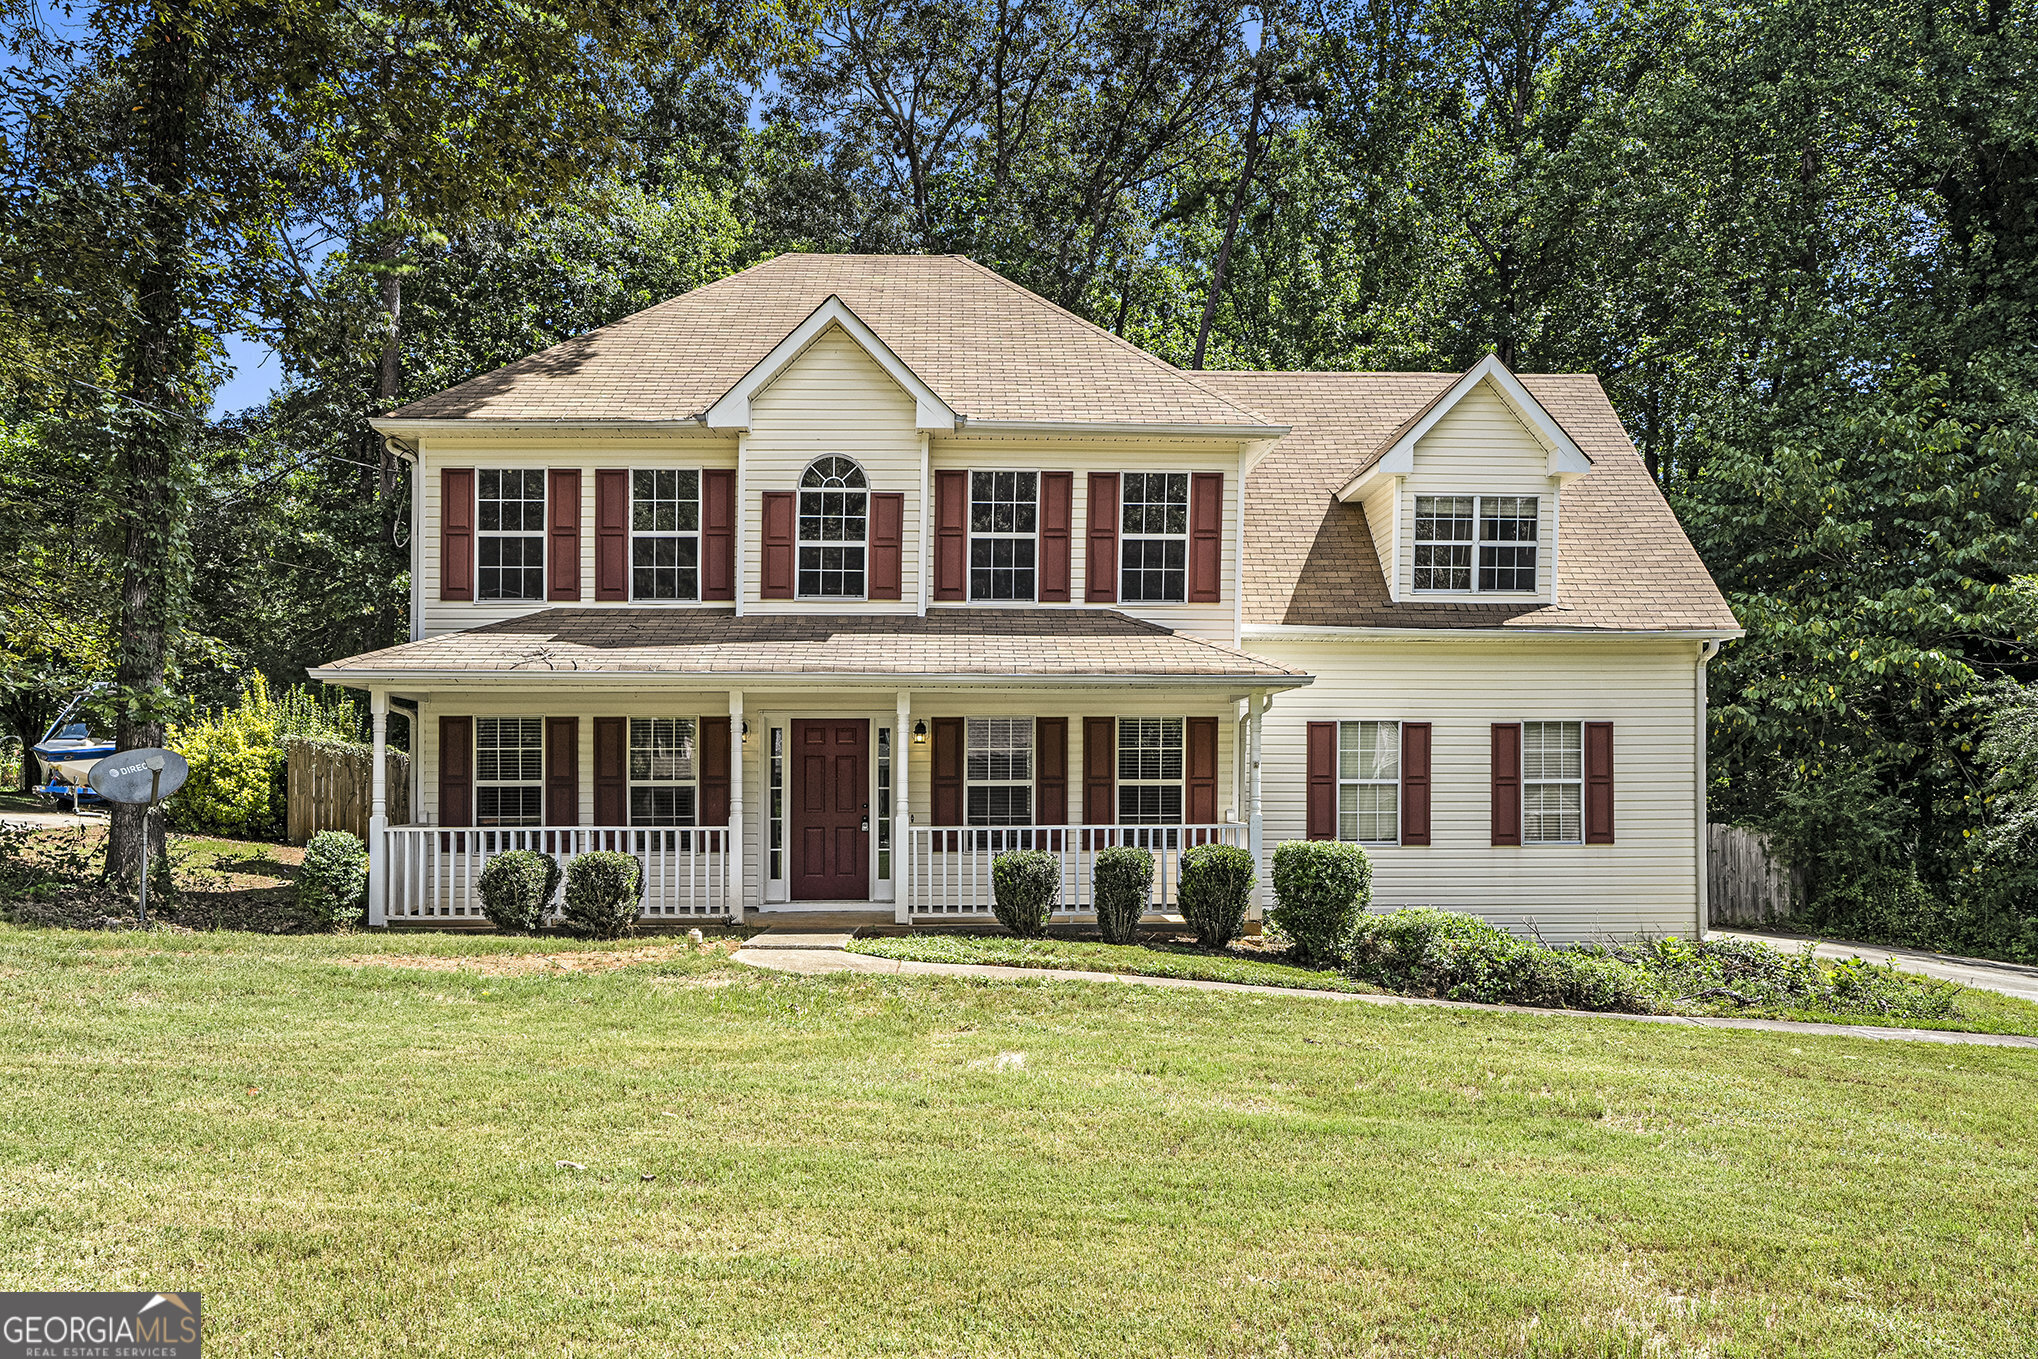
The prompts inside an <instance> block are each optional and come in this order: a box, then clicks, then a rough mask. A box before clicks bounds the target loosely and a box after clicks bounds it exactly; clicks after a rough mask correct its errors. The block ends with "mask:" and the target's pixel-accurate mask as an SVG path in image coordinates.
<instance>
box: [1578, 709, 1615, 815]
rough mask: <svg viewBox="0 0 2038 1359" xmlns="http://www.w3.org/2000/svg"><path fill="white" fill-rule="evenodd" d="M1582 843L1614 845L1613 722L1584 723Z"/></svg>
mask: <svg viewBox="0 0 2038 1359" xmlns="http://www.w3.org/2000/svg"><path fill="white" fill-rule="evenodd" d="M1585 843H1586V844H1588V845H1610V844H1612V843H1613V723H1611V722H1587V723H1586V724H1585Z"/></svg>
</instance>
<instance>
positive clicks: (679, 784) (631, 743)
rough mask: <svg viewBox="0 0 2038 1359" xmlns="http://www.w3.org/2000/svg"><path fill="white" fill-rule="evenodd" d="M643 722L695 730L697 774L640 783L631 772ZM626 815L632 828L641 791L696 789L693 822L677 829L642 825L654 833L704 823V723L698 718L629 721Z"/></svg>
mask: <svg viewBox="0 0 2038 1359" xmlns="http://www.w3.org/2000/svg"><path fill="white" fill-rule="evenodd" d="M639 722H684V723H686V725H687V726H688V727H689V728H690V729H691V730H690V731H689V733H688V738H689V740H691V742H692V743H693V757H692V764H693V773H692V775H691V776H690V777H688V778H684V779H640V778H638V777H637V776H636V774H635V772H634V771H633V770H632V769H631V765H632V763H633V758H632V757H634V756H635V755H636V753H637V724H638V723H639ZM623 782H624V784H625V792H624V794H623V798H624V805H623V815H624V818H625V819H626V820H627V821H628V822H629V824H630V825H632V826H636V825H638V824H639V822H638V821H637V809H636V802H637V797H636V793H637V790H638V789H639V788H691V789H693V820H691V821H688V822H684V823H681V824H677V825H671V826H661V825H657V824H655V823H653V822H649V821H647V822H644V823H642V824H643V825H644V826H645V827H647V828H649V829H652V830H690V829H692V828H693V827H695V826H698V825H699V824H700V820H701V720H700V719H699V718H698V717H632V718H628V719H626V724H625V726H624V728H623Z"/></svg>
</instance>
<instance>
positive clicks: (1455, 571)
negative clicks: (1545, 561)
mask: <svg viewBox="0 0 2038 1359" xmlns="http://www.w3.org/2000/svg"><path fill="white" fill-rule="evenodd" d="M1538 523H1539V499H1538V497H1536V496H1532V495H1482V496H1469V495H1419V496H1417V497H1416V498H1415V588H1416V589H1418V590H1462V591H1467V592H1471V591H1474V590H1476V591H1480V592H1485V591H1494V592H1506V593H1526V592H1531V591H1533V590H1534V589H1535V588H1536V546H1537V543H1536V540H1537V537H1538V532H1539V530H1538ZM1475 559H1476V569H1475Z"/></svg>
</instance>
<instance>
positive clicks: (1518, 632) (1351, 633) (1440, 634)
mask: <svg viewBox="0 0 2038 1359" xmlns="http://www.w3.org/2000/svg"><path fill="white" fill-rule="evenodd" d="M1747 635H1748V634H1747V631H1746V630H1745V629H1743V628H1373V627H1343V628H1340V627H1310V626H1306V625H1299V624H1291V623H1256V624H1247V625H1246V629H1245V640H1246V641H1247V642H1371V641H1408V642H1421V641H1429V642H1465V641H1488V642H1513V641H1549V640H1551V639H1552V638H1563V639H1566V640H1570V641H1576V642H1648V641H1657V642H1675V641H1707V640H1712V641H1720V642H1731V641H1733V640H1735V639H1736V638H1740V637H1745V636H1747Z"/></svg>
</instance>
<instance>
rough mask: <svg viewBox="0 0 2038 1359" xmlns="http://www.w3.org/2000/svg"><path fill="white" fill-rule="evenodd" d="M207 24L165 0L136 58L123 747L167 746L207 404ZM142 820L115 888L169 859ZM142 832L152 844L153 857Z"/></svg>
mask: <svg viewBox="0 0 2038 1359" xmlns="http://www.w3.org/2000/svg"><path fill="white" fill-rule="evenodd" d="M203 23H204V18H203V16H202V15H201V14H200V13H199V12H198V11H197V10H196V9H195V8H194V7H193V6H192V5H191V4H190V0H157V4H156V7H155V9H154V11H153V13H152V14H151V16H150V20H149V24H148V27H147V28H146V29H145V30H144V32H143V34H142V38H141V48H142V50H141V51H140V53H139V54H138V55H139V56H140V58H141V60H140V63H139V77H140V79H139V87H138V88H137V90H136V91H135V99H136V103H137V105H138V106H139V108H138V111H139V112H140V113H141V115H142V126H141V145H140V147H139V148H138V152H139V154H138V158H137V159H138V162H139V169H140V171H141V175H142V178H143V179H144V180H145V181H146V182H147V184H148V186H149V202H148V208H147V212H146V214H145V218H144V222H145V225H144V228H143V237H142V240H141V241H140V242H139V247H140V249H141V251H142V252H143V260H142V264H141V268H140V269H139V270H138V271H137V276H136V290H135V291H136V311H137V317H136V322H137V324H136V327H135V333H134V337H133V339H132V340H131V341H130V342H129V343H128V346H127V352H126V354H125V355H124V356H123V364H122V366H123V368H124V370H125V371H124V373H123V375H122V376H123V378H124V380H125V385H126V387H127V390H128V392H129V393H130V394H131V395H132V397H133V399H134V401H135V403H136V405H137V407H138V409H137V410H136V411H134V412H133V413H132V414H131V415H130V416H129V417H128V419H127V424H128V428H127V430H126V437H125V438H124V439H123V441H122V447H121V453H120V459H119V464H118V480H119V484H120V500H119V503H120V505H121V508H122V518H123V521H124V522H123V523H122V525H121V530H122V538H123V558H124V564H123V568H122V572H121V588H120V653H119V658H118V661H117V664H116V667H115V672H114V673H115V680H116V683H117V684H118V686H119V691H120V692H119V719H118V722H117V724H116V729H115V732H114V746H115V748H116V749H118V750H134V749H137V748H140V747H144V746H158V745H161V744H162V743H163V716H164V712H165V710H166V708H167V702H166V700H167V697H168V695H167V692H166V688H165V683H164V681H165V670H166V664H167V657H168V645H169V634H170V628H171V624H172V620H173V617H174V614H175V610H176V595H177V586H178V575H179V571H178V567H179V562H178V558H179V556H180V555H181V553H182V550H183V544H184V522H183V521H184V508H185V507H184V497H183V481H184V476H185V470H186V462H187V458H188V446H189V443H190V439H191V430H192V427H193V425H194V424H195V422H196V421H197V420H198V418H199V401H200V398H201V396H202V393H201V391H200V384H199V382H198V372H197V346H196V344H195V342H194V338H195V337H194V336H193V334H192V330H191V323H190V319H189V317H190V311H191V302H192V297H191V292H192V287H193V282H194V280H193V278H192V270H191V261H190V257H189V250H190V229H189V224H188V216H187V214H188V213H189V212H190V207H191V205H190V202H189V198H190V189H191V162H192V158H193V156H194V153H195V152H196V151H197V150H198V149H199V148H198V146H197V142H198V138H199V116H200V108H201V104H202V101H203V98H204V91H203V88H202V74H201V73H202V70H203V62H202V60H201V59H200V58H199V57H198V56H197V55H196V54H194V52H193V51H192V47H193V42H194V34H196V33H198V32H200V31H201V25H202V24H203ZM143 812H144V809H143V808H141V807H138V806H130V805H116V806H115V807H114V809H113V816H112V823H111V827H110V833H109V835H108V838H107V846H106V873H107V876H108V877H110V878H111V879H113V880H114V881H116V882H121V883H127V882H135V883H139V881H140V869H141V864H142V862H143V857H144V855H145V854H146V855H147V857H148V858H150V859H155V858H159V857H160V856H161V855H162V853H163V826H162V818H161V817H153V818H147V820H146V821H145V819H144V816H143ZM145 824H146V825H147V826H148V828H149V838H150V840H151V842H152V843H150V844H149V845H148V846H147V847H146V849H144V846H143V844H142V834H143V827H144V825H145Z"/></svg>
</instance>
